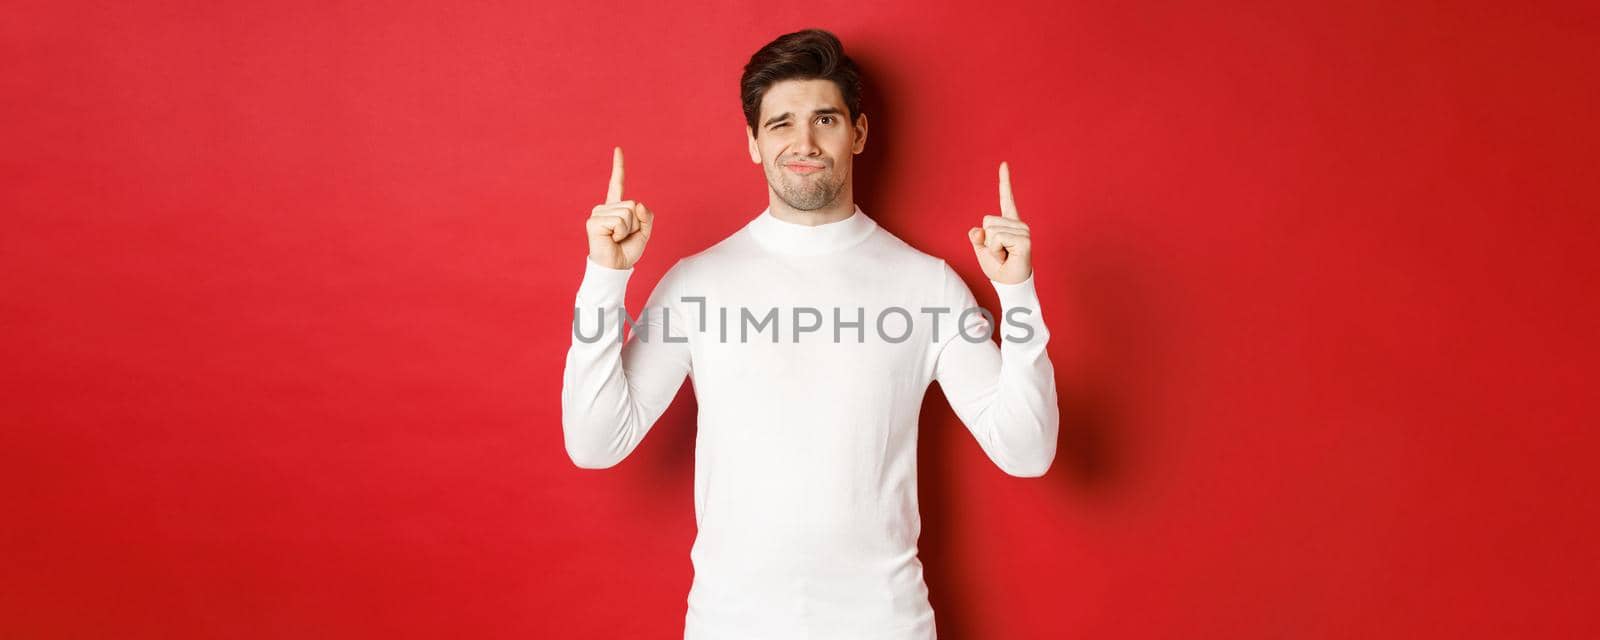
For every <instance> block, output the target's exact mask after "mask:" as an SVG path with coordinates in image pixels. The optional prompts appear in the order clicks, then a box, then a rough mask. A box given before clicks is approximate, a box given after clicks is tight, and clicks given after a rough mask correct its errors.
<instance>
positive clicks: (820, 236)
mask: <svg viewBox="0 0 1600 640" xmlns="http://www.w3.org/2000/svg"><path fill="white" fill-rule="evenodd" d="M747 227H748V228H749V229H750V233H751V234H753V235H754V236H755V238H756V241H757V242H760V243H761V246H763V247H765V248H766V249H768V250H770V251H773V252H775V253H785V254H790V255H802V256H814V255H820V254H824V253H833V252H835V251H842V250H844V249H848V248H850V247H852V246H855V245H856V243H858V242H861V241H862V240H865V239H866V237H867V236H868V235H871V234H872V231H873V230H874V229H877V228H878V223H876V222H874V221H873V220H872V218H869V217H867V214H866V213H863V212H862V211H861V205H856V210H855V211H853V212H851V214H850V217H848V218H845V219H843V220H838V221H835V222H829V223H827V224H821V225H817V226H814V227H813V226H808V225H803V224H797V223H793V222H785V221H784V220H781V219H779V218H778V217H777V216H774V215H772V207H767V208H766V209H765V210H763V211H762V212H761V215H759V216H756V218H755V219H754V220H751V221H750V224H749V225H747Z"/></svg>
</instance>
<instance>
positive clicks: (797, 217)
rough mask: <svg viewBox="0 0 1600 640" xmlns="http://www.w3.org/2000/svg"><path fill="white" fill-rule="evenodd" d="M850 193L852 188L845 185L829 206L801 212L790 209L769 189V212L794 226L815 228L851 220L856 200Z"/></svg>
mask: <svg viewBox="0 0 1600 640" xmlns="http://www.w3.org/2000/svg"><path fill="white" fill-rule="evenodd" d="M850 191H851V190H850V186H849V185H845V188H844V190H842V191H840V192H839V197H838V198H835V199H834V200H833V202H832V203H831V204H829V205H828V206H825V207H821V208H818V209H812V210H810V211H801V210H799V209H795V208H794V207H790V206H789V204H788V203H786V202H784V201H783V199H782V198H779V197H778V196H777V194H774V193H771V190H770V189H769V190H768V193H767V198H768V203H767V205H768V207H769V211H771V212H772V217H774V218H777V219H779V220H782V221H784V222H789V223H793V224H801V225H805V226H808V227H815V226H817V225H823V224H828V223H830V222H838V221H840V220H844V219H845V218H849V217H850V214H853V213H855V212H856V203H855V198H853V197H852V194H851V193H850Z"/></svg>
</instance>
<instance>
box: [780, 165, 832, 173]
mask: <svg viewBox="0 0 1600 640" xmlns="http://www.w3.org/2000/svg"><path fill="white" fill-rule="evenodd" d="M783 166H784V167H786V168H788V169H789V170H790V171H793V172H795V173H799V174H811V173H816V172H818V171H821V170H823V169H826V168H827V166H825V165H820V164H805V163H800V162H785V163H784V164H783Z"/></svg>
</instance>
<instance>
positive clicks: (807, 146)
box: [795, 127, 822, 156]
mask: <svg viewBox="0 0 1600 640" xmlns="http://www.w3.org/2000/svg"><path fill="white" fill-rule="evenodd" d="M795 151H796V152H798V153H801V154H803V155H808V156H814V155H817V154H818V153H819V152H821V151H822V147H819V146H817V140H816V135H815V133H814V132H812V130H811V127H804V128H802V129H800V135H799V137H798V139H797V140H795Z"/></svg>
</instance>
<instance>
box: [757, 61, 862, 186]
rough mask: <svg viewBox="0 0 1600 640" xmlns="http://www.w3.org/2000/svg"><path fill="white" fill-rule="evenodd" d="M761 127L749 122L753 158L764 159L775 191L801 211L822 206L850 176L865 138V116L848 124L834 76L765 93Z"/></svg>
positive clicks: (785, 84)
mask: <svg viewBox="0 0 1600 640" xmlns="http://www.w3.org/2000/svg"><path fill="white" fill-rule="evenodd" d="M756 126H757V127H759V130H754V131H753V130H751V129H750V128H749V127H745V133H746V137H747V138H748V140H749V143H750V161H751V162H754V163H757V164H760V165H761V169H762V171H765V172H766V174H767V184H768V186H770V187H772V192H773V193H776V194H778V197H779V198H780V199H782V200H783V201H784V202H785V203H787V204H788V205H789V206H790V207H793V208H794V209H795V210H797V211H813V210H816V209H821V208H823V207H826V206H828V205H830V204H833V202H834V200H836V199H837V198H838V197H839V193H840V192H841V191H843V190H844V187H845V184H847V183H848V182H849V180H850V161H851V157H852V156H853V155H855V154H858V153H861V150H862V149H863V148H865V147H866V143H867V115H866V114H861V116H860V117H859V118H857V120H856V122H855V125H854V126H851V124H850V111H849V110H848V109H846V108H845V104H844V96H843V95H842V94H840V93H839V86H838V85H836V84H834V83H833V81H831V80H820V79H819V80H784V81H781V82H778V83H775V84H773V85H772V86H771V87H769V88H768V89H767V93H766V95H764V96H762V98H761V115H760V116H759V117H757V118H756Z"/></svg>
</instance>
